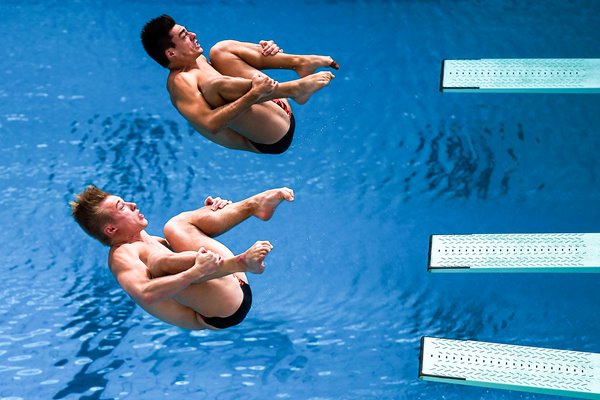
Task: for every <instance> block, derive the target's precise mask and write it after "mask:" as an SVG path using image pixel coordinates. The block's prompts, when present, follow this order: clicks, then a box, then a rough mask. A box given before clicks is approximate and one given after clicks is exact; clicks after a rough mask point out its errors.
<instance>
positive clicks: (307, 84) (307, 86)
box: [292, 71, 335, 104]
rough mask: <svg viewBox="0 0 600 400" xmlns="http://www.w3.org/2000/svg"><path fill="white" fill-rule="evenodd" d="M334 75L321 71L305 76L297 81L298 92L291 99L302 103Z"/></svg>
mask: <svg viewBox="0 0 600 400" xmlns="http://www.w3.org/2000/svg"><path fill="white" fill-rule="evenodd" d="M333 78H335V76H334V75H333V74H332V73H331V72H329V71H321V72H317V73H316V74H312V75H309V76H306V77H304V78H302V79H300V80H299V81H298V85H299V86H300V87H299V94H298V95H296V96H292V99H294V101H295V102H296V103H298V104H304V103H306V102H307V101H308V99H310V96H312V95H313V93H315V92H316V91H317V90H319V89H322V88H324V87H325V86H327V85H329V82H331V80H332V79H333Z"/></svg>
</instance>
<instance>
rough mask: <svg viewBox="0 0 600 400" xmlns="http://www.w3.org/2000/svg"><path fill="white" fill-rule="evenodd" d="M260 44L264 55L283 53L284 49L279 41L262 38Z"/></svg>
mask: <svg viewBox="0 0 600 400" xmlns="http://www.w3.org/2000/svg"><path fill="white" fill-rule="evenodd" d="M258 44H260V46H261V47H262V54H263V56H274V55H275V54H277V53H283V49H280V48H279V46H277V43H275V42H274V41H272V40H261V41H260V42H258Z"/></svg>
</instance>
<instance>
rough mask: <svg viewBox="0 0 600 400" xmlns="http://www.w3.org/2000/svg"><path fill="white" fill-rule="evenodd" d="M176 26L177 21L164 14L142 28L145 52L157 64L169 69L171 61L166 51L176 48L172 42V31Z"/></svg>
mask: <svg viewBox="0 0 600 400" xmlns="http://www.w3.org/2000/svg"><path fill="white" fill-rule="evenodd" d="M174 26H175V20H174V19H173V18H171V17H170V16H168V15H166V14H163V15H161V16H160V17H156V18H154V19H152V20H150V21H148V22H147V23H146V25H144V27H143V28H142V34H141V38H142V45H144V50H146V53H148V55H149V56H150V57H152V58H153V59H154V61H156V62H157V63H159V64H160V65H162V66H163V67H165V68H168V67H169V59H168V58H167V55H166V54H165V50H167V49H168V48H170V47H175V43H173V41H172V40H171V29H173V27H174Z"/></svg>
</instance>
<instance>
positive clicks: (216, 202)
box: [204, 196, 231, 211]
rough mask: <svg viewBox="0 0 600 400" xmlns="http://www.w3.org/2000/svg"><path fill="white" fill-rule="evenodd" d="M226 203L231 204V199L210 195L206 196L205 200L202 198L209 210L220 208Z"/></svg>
mask: <svg viewBox="0 0 600 400" xmlns="http://www.w3.org/2000/svg"><path fill="white" fill-rule="evenodd" d="M228 204H231V200H225V199H222V198H220V197H215V198H213V197H212V196H208V197H207V198H206V200H204V205H205V206H206V207H210V209H211V211H217V210H220V209H222V208H223V207H225V206H226V205H228Z"/></svg>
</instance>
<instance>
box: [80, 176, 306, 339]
mask: <svg viewBox="0 0 600 400" xmlns="http://www.w3.org/2000/svg"><path fill="white" fill-rule="evenodd" d="M284 200H285V201H293V200H294V192H293V191H292V190H291V189H288V188H280V189H272V190H267V191H265V192H262V193H259V194H257V195H254V196H252V197H249V198H247V199H245V200H242V201H240V202H236V203H231V202H230V201H226V200H222V199H220V198H215V199H213V198H212V197H208V198H207V199H206V200H205V203H204V207H201V208H199V209H197V210H193V211H188V212H183V213H181V214H179V215H177V216H175V217H173V218H171V219H170V220H169V221H168V222H167V224H166V225H165V227H164V234H165V239H163V238H161V237H157V236H151V235H149V234H148V233H146V231H145V228H146V227H147V226H148V220H147V219H146V218H145V216H144V214H142V213H140V210H139V209H138V208H137V206H136V204H135V203H131V202H127V201H125V200H123V199H122V198H120V197H118V196H114V195H111V194H110V193H107V192H104V191H102V190H100V189H98V188H97V187H95V186H89V187H88V188H87V189H86V190H84V191H83V192H81V193H80V194H78V195H77V199H76V200H75V201H73V202H71V212H72V215H73V217H74V218H75V220H76V221H77V223H79V225H80V226H81V227H82V228H83V229H84V230H85V231H86V232H87V233H88V234H90V235H91V236H93V237H94V238H96V239H98V240H99V241H100V242H102V243H103V244H105V245H107V246H110V253H109V256H108V264H109V266H110V270H111V272H112V273H113V275H114V276H115V278H116V279H117V281H118V282H119V284H120V285H121V287H122V288H123V289H124V290H125V291H126V292H127V293H128V294H129V296H131V298H132V299H133V300H134V301H135V302H136V303H137V304H139V305H140V306H141V307H142V308H143V309H144V310H146V311H147V312H149V313H150V314H152V315H154V316H155V317H157V318H159V319H161V320H163V321H165V322H168V323H169V324H172V325H176V326H179V327H182V328H186V329H224V328H228V327H230V326H234V325H237V324H239V323H240V322H241V321H242V320H243V319H244V318H245V317H246V314H247V313H248V311H249V310H250V307H251V305H252V292H251V291H250V286H249V285H248V281H247V279H246V275H245V273H246V272H251V273H254V274H260V273H262V272H263V270H264V268H265V266H264V262H263V261H264V259H265V257H266V256H267V254H268V253H269V252H270V251H271V250H272V248H273V246H271V244H270V243H269V242H265V241H259V242H256V243H255V244H254V245H253V246H252V247H250V248H249V249H248V250H246V251H245V252H243V253H242V254H240V255H237V256H234V255H233V253H232V252H231V251H230V250H229V249H228V248H227V247H225V246H224V245H223V244H222V243H220V242H218V241H216V240H215V239H213V238H214V237H216V236H218V235H220V234H221V233H224V232H226V231H228V230H229V229H231V228H233V227H234V226H236V225H238V224H239V223H241V222H242V221H244V220H246V219H247V218H249V217H251V216H255V217H257V218H260V219H262V220H265V221H266V220H268V219H270V218H271V216H272V215H273V213H274V212H275V208H277V206H278V205H279V204H280V203H281V202H282V201H284Z"/></svg>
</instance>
